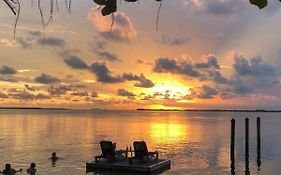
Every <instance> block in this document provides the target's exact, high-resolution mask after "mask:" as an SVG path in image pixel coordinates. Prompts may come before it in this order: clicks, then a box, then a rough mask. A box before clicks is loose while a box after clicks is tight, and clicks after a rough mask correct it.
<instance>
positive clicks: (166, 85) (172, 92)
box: [149, 81, 190, 100]
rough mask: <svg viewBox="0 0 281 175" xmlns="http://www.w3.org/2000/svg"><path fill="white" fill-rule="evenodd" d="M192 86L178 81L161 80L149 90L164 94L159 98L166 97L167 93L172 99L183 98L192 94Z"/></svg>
mask: <svg viewBox="0 0 281 175" xmlns="http://www.w3.org/2000/svg"><path fill="white" fill-rule="evenodd" d="M189 90H190V87H188V86H186V85H183V84H181V83H179V82H177V81H166V82H159V83H157V85H155V86H154V87H152V88H151V89H150V90H149V91H150V93H153V94H156V96H157V94H162V95H161V96H159V97H158V98H165V94H168V95H169V98H171V99H176V100H177V99H182V98H183V97H185V96H186V95H189V94H190V91H189Z"/></svg>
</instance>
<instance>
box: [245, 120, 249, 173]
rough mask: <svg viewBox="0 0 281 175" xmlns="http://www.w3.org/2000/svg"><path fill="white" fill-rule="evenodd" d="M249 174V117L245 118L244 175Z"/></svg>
mask: <svg viewBox="0 0 281 175" xmlns="http://www.w3.org/2000/svg"><path fill="white" fill-rule="evenodd" d="M248 174H250V170H249V118H246V119H245V175H248Z"/></svg>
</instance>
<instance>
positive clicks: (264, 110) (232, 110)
mask: <svg viewBox="0 0 281 175" xmlns="http://www.w3.org/2000/svg"><path fill="white" fill-rule="evenodd" d="M136 110H137V111H190V112H192V111H195V112H196V111H197V112H200V111H202V112H281V110H267V109H144V108H137V109H136Z"/></svg>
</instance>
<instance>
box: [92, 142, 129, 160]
mask: <svg viewBox="0 0 281 175" xmlns="http://www.w3.org/2000/svg"><path fill="white" fill-rule="evenodd" d="M100 147H101V151H102V154H101V155H99V156H95V162H96V163H97V162H100V159H102V158H104V159H108V160H110V161H114V160H117V159H120V158H122V157H124V155H123V154H124V153H126V151H124V150H118V151H116V150H115V149H116V145H115V144H113V143H112V141H105V140H103V141H100Z"/></svg>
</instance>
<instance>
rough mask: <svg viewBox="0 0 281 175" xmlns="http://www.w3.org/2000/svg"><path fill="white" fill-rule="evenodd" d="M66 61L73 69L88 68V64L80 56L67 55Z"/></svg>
mask: <svg viewBox="0 0 281 175" xmlns="http://www.w3.org/2000/svg"><path fill="white" fill-rule="evenodd" d="M64 62H65V63H66V64H67V65H68V66H69V67H71V68H73V69H88V65H87V64H86V63H85V62H84V61H83V60H82V59H81V58H79V57H78V56H75V55H67V56H65V58H64Z"/></svg>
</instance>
